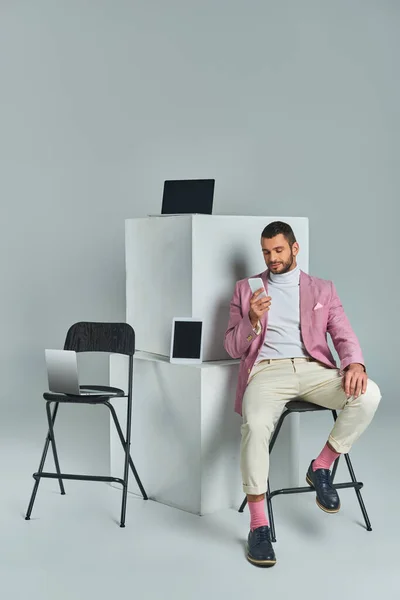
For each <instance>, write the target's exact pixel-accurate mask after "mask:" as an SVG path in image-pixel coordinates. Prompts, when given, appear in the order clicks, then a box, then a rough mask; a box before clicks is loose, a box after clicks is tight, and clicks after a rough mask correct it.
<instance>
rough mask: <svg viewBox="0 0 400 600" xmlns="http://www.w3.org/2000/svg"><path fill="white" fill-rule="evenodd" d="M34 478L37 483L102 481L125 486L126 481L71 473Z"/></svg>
mask: <svg viewBox="0 0 400 600" xmlns="http://www.w3.org/2000/svg"><path fill="white" fill-rule="evenodd" d="M32 477H33V478H34V479H35V480H36V481H37V480H38V479H41V478H44V479H72V480H75V481H102V482H103V483H120V484H121V485H124V480H123V479H120V478H119V477H106V476H102V475H74V474H71V473H60V475H57V473H44V472H43V473H34V474H33V475H32Z"/></svg>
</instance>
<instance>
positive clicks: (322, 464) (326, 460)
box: [312, 444, 340, 471]
mask: <svg viewBox="0 0 400 600" xmlns="http://www.w3.org/2000/svg"><path fill="white" fill-rule="evenodd" d="M338 456H340V454H338V453H337V452H334V451H333V450H331V449H330V448H329V446H328V444H325V446H324V447H323V448H322V452H321V454H320V455H319V456H317V458H316V459H315V460H314V462H313V466H312V469H313V471H316V470H317V469H330V468H331V466H332V464H333V462H334V461H335V460H336V459H337V458H338Z"/></svg>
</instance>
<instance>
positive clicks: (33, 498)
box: [25, 402, 65, 521]
mask: <svg viewBox="0 0 400 600" xmlns="http://www.w3.org/2000/svg"><path fill="white" fill-rule="evenodd" d="M58 406H59V404H58V402H56V403H55V406H54V410H53V415H52V418H51V422H52V424H53V425H54V423H55V420H56V417H57V412H58ZM49 445H50V431H48V432H47V436H46V441H45V444H44V448H43V452H42V457H41V459H40V464H39V468H38V471H37V472H38V475H40V474H41V473H42V471H43V468H44V464H45V462H46V456H47V452H48V450H49ZM39 483H40V477H36V478H35V484H34V486H33V490H32V494H31V498H30V501H29V506H28V510H27V512H26V516H25V520H26V521H29V520H30V518H31V514H32V509H33V505H34V503H35V499H36V494H37V491H38V488H39ZM60 491H61V494H65V490H64V486H63V484H62V481H61V485H60Z"/></svg>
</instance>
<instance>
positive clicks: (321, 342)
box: [225, 221, 381, 567]
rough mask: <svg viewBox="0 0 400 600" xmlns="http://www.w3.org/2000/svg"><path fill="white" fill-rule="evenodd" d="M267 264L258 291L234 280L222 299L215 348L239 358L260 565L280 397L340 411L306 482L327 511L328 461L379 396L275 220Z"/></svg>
mask: <svg viewBox="0 0 400 600" xmlns="http://www.w3.org/2000/svg"><path fill="white" fill-rule="evenodd" d="M261 247H262V251H263V254H264V259H265V263H266V265H267V267H268V269H267V271H265V272H264V273H262V274H260V275H259V277H261V278H262V280H263V283H264V287H265V290H266V292H267V297H265V296H264V297H263V298H260V294H261V292H262V291H263V289H262V288H261V289H260V290H258V291H256V292H255V293H254V294H252V292H251V290H250V286H249V283H248V280H247V279H244V280H242V281H239V282H238V283H237V284H236V288H235V292H234V294H233V298H232V301H231V306H230V317H229V324H228V329H227V331H226V334H225V348H226V350H227V352H228V353H229V354H230V355H231V356H232V358H240V359H241V363H240V371H239V381H238V387H237V397H236V405H235V409H236V412H238V413H239V414H241V415H242V417H243V424H242V428H241V433H242V443H241V460H240V462H241V471H242V479H243V489H244V492H245V493H246V494H247V500H248V505H249V509H250V517H251V521H250V533H249V537H248V551H247V558H248V560H249V561H250V562H251V563H253V564H255V565H257V566H264V567H269V566H273V565H274V564H275V563H276V558H275V553H274V550H273V547H272V544H271V537H270V529H269V525H268V519H267V516H266V512H265V502H264V499H265V492H266V488H267V478H268V466H269V456H268V445H269V441H270V438H271V433H272V431H273V429H274V426H275V424H276V422H277V421H278V419H279V417H280V415H281V414H282V412H283V410H284V408H285V405H286V403H287V402H288V401H289V400H292V399H294V398H295V397H301V398H303V399H304V400H307V401H308V402H313V403H315V404H318V405H320V406H324V407H326V408H329V409H335V410H341V412H340V414H339V416H338V419H337V421H336V423H335V425H334V427H333V429H332V431H331V433H330V435H329V438H328V441H327V443H326V445H325V446H324V448H323V449H322V451H321V453H320V454H319V456H317V458H316V459H315V460H312V461H311V464H310V467H309V469H308V472H307V476H306V478H307V482H308V483H309V485H311V486H313V487H314V488H315V490H316V501H317V505H318V506H319V507H320V508H321V509H322V510H324V511H325V512H327V513H336V512H338V511H339V509H340V500H339V496H338V493H337V491H336V490H335V489H334V488H333V487H332V484H331V471H330V468H331V466H332V464H333V462H334V460H335V459H336V458H337V457H338V456H339V455H340V454H342V453H347V452H349V450H350V448H351V446H352V444H353V443H354V442H355V441H356V440H357V439H358V438H359V437H360V435H361V434H362V433H363V431H364V430H365V429H366V428H367V427H368V425H369V424H370V422H371V420H372V418H373V416H374V414H375V411H376V409H377V407H378V404H379V402H380V399H381V394H380V391H379V388H378V386H377V385H376V384H375V383H374V382H373V381H371V380H370V379H368V377H367V373H366V369H365V366H364V359H363V356H362V352H361V348H360V345H359V343H358V340H357V337H356V335H355V334H354V332H353V330H352V328H351V325H350V323H349V321H348V319H347V317H346V315H345V313H344V310H343V307H342V304H341V302H340V300H339V297H338V295H337V293H336V290H335V287H334V285H333V284H332V282H330V281H326V280H323V279H319V278H317V277H311V276H310V275H307V274H306V273H304V272H303V271H301V270H300V269H299V267H298V266H297V263H296V257H297V254H298V252H299V244H298V243H297V241H296V238H295V236H294V233H293V231H292V229H291V227H290V226H289V225H288V224H286V223H282V222H280V221H277V222H274V223H270V224H269V225H268V226H267V227H266V228H265V229H264V231H263V232H262V235H261ZM327 333H329V334H330V336H331V338H332V341H333V344H334V347H335V349H336V351H337V353H338V355H339V358H340V370H339V369H337V368H336V364H335V361H334V358H333V356H332V353H331V352H330V350H329V347H328V344H327V339H326V334H327Z"/></svg>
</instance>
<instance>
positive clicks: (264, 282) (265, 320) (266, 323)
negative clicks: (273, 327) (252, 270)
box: [260, 269, 269, 339]
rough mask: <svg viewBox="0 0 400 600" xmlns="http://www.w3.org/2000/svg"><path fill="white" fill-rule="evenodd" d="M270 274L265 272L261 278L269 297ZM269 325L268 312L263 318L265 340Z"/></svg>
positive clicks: (262, 327) (262, 326)
mask: <svg viewBox="0 0 400 600" xmlns="http://www.w3.org/2000/svg"><path fill="white" fill-rule="evenodd" d="M268 272H269V269H267V270H266V271H264V273H261V275H260V277H261V279H262V280H263V284H264V287H265V291H266V292H267V296H268ZM267 325H268V311H267V312H266V313H265V314H264V315H263V316H262V317H261V329H262V332H263V339H264V338H265V332H266V331H267Z"/></svg>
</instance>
